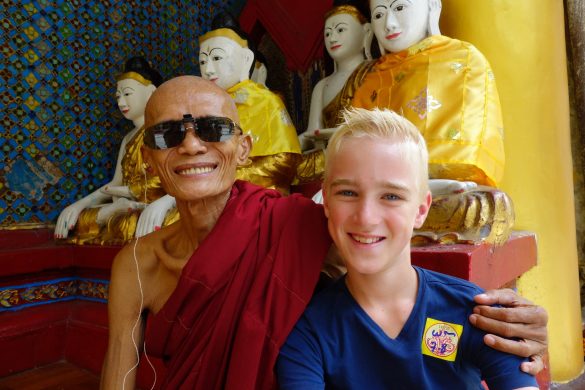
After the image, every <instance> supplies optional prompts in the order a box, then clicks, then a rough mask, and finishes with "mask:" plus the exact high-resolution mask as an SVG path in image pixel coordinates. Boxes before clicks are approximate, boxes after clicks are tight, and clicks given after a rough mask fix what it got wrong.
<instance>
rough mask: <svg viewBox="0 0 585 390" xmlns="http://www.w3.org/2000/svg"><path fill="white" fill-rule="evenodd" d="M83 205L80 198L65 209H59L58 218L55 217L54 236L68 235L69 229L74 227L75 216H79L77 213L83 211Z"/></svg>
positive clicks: (64, 236)
mask: <svg viewBox="0 0 585 390" xmlns="http://www.w3.org/2000/svg"><path fill="white" fill-rule="evenodd" d="M85 207H86V205H85V204H84V202H82V201H81V200H79V201H77V202H75V203H73V204H70V205H69V206H67V207H65V209H63V211H61V214H59V218H58V219H57V224H56V225H55V233H54V237H55V238H67V236H68V235H69V230H71V229H73V228H74V227H75V224H76V223H77V218H79V214H80V213H81V212H82V211H83V209H84V208H85Z"/></svg>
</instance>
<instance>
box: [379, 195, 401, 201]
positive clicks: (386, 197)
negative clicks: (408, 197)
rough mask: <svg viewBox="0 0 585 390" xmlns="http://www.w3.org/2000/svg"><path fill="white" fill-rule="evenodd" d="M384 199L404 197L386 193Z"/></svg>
mask: <svg viewBox="0 0 585 390" xmlns="http://www.w3.org/2000/svg"><path fill="white" fill-rule="evenodd" d="M382 199H385V200H400V199H402V198H401V197H400V196H398V195H396V194H386V195H384V196H382Z"/></svg>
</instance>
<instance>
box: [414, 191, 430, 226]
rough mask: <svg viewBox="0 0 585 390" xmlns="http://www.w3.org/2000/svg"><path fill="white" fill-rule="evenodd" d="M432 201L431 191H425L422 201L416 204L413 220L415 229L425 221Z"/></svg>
mask: <svg viewBox="0 0 585 390" xmlns="http://www.w3.org/2000/svg"><path fill="white" fill-rule="evenodd" d="M432 202H433V196H432V195H431V191H427V193H426V195H425V196H424V198H423V200H422V202H421V203H420V204H419V205H418V210H417V213H416V217H415V220H414V228H415V229H419V228H420V227H421V226H422V225H423V223H424V222H425V219H427V215H428V214H429V210H430V208H431V203H432Z"/></svg>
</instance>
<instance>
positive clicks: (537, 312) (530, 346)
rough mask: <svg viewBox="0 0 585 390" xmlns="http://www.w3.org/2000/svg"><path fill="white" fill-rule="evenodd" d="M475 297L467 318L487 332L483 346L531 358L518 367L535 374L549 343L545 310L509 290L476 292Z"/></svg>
mask: <svg viewBox="0 0 585 390" xmlns="http://www.w3.org/2000/svg"><path fill="white" fill-rule="evenodd" d="M474 300H475V302H476V303H478V304H479V305H478V306H476V307H475V308H474V309H473V313H474V314H472V315H471V316H470V317H469V321H470V322H471V323H472V324H473V325H474V326H476V327H478V328H479V329H482V330H483V331H485V332H487V333H488V334H486V335H485V337H484V342H485V343H486V345H488V346H490V347H492V348H494V349H497V350H498V351H502V352H506V353H511V354H514V355H518V356H522V357H530V361H529V362H524V363H522V365H521V367H520V368H521V370H522V371H524V372H526V373H529V374H532V375H536V374H538V373H539V372H540V371H541V370H542V369H543V368H544V355H545V353H546V350H547V345H548V338H547V329H546V324H547V322H548V314H547V312H546V310H544V308H542V307H540V306H536V305H534V304H533V303H532V302H530V301H529V300H527V299H525V298H523V297H521V296H520V295H518V294H517V293H516V292H514V291H513V290H510V289H500V290H489V291H486V292H485V293H483V294H479V295H476V296H475V297H474ZM489 305H501V306H503V307H491V306H489ZM512 338H514V339H512Z"/></svg>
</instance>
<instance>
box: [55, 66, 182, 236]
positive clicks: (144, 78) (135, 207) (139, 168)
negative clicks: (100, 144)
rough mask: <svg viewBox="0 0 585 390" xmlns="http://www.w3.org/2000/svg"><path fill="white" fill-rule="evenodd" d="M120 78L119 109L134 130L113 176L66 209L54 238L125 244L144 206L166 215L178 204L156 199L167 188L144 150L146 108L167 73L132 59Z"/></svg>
mask: <svg viewBox="0 0 585 390" xmlns="http://www.w3.org/2000/svg"><path fill="white" fill-rule="evenodd" d="M116 80H117V84H116V100H117V102H118V108H119V109H120V111H121V112H122V115H123V116H124V118H126V119H129V120H131V121H132V123H133V125H134V128H133V129H132V130H131V131H130V132H129V133H128V134H126V135H125V136H124V138H123V139H122V144H121V146H120V150H119V152H118V159H117V162H116V169H115V173H114V177H113V178H112V180H111V181H110V182H109V183H107V184H105V185H103V186H101V187H100V188H98V189H97V190H96V191H94V192H92V193H91V194H89V195H87V196H85V197H83V198H82V199H80V200H78V201H76V202H75V203H73V204H71V205H69V206H67V207H66V208H65V209H64V210H63V211H62V212H61V214H60V215H59V218H58V219H57V224H56V227H55V238H58V239H67V241H68V242H70V243H75V244H85V243H88V244H99V245H104V244H122V243H124V242H126V241H128V240H130V239H132V238H133V237H134V235H135V232H136V229H137V224H138V219H139V216H140V214H141V211H142V210H144V209H148V208H149V207H150V206H153V207H150V208H151V209H157V213H159V214H162V215H166V212H167V211H168V210H169V209H170V207H172V205H173V204H174V202H173V201H172V200H171V201H170V202H167V203H166V205H164V207H162V209H161V203H157V204H155V203H153V202H154V201H156V200H158V199H159V198H161V197H162V196H163V195H165V192H164V190H163V189H162V187H161V185H160V180H159V178H158V177H157V176H154V175H152V174H151V173H150V172H149V169H148V168H147V167H146V166H145V164H144V163H143V160H142V154H141V147H142V139H143V135H144V128H143V125H144V108H145V106H146V102H147V101H148V99H149V97H150V95H151V94H152V93H153V92H154V90H155V89H156V87H157V86H158V85H160V83H161V82H162V77H161V76H160V74H159V73H158V72H157V71H156V70H155V69H153V68H152V67H151V66H150V64H149V63H148V61H146V60H145V59H144V58H142V57H132V58H130V59H129V60H128V61H126V63H125V65H124V71H123V72H122V73H121V74H120V75H118V76H117V77H116ZM170 222H171V221H168V222H167V223H170ZM70 230H72V232H71V234H70V232H69V231H70ZM150 230H153V229H152V228H150Z"/></svg>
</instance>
